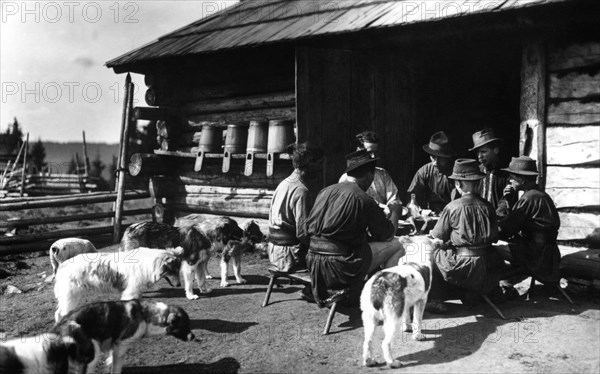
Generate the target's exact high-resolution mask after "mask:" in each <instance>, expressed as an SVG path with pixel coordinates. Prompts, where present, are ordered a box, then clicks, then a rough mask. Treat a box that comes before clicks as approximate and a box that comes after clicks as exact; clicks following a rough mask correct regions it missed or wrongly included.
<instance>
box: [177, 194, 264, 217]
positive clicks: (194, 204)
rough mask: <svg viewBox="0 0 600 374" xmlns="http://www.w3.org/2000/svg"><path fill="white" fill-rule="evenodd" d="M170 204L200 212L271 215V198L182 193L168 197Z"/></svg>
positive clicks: (256, 215)
mask: <svg viewBox="0 0 600 374" xmlns="http://www.w3.org/2000/svg"><path fill="white" fill-rule="evenodd" d="M166 202H167V204H168V205H170V206H173V207H174V208H175V209H176V210H178V209H180V208H184V209H193V210H195V211H198V212H199V213H210V212H221V213H211V214H232V215H239V214H245V215H246V216H248V217H259V218H266V217H268V216H269V207H270V204H271V198H270V197H265V198H256V197H246V196H243V197H238V196H236V197H234V198H226V197H223V196H217V197H215V196H214V195H202V194H198V195H182V196H178V197H175V198H167V199H166Z"/></svg>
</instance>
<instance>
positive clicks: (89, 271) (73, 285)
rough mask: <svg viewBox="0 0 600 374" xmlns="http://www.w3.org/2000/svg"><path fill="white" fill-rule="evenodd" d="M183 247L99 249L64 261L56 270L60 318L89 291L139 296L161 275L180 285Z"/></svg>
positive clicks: (55, 284)
mask: <svg viewBox="0 0 600 374" xmlns="http://www.w3.org/2000/svg"><path fill="white" fill-rule="evenodd" d="M182 252H183V249H182V248H181V247H178V248H175V249H169V250H161V249H152V248H138V249H136V250H134V251H131V252H127V253H122V252H115V253H109V252H99V253H96V254H95V258H91V256H89V255H86V254H81V255H77V256H75V257H73V259H72V261H67V262H63V263H62V264H61V265H60V266H59V267H58V271H57V273H56V279H55V283H54V295H55V296H56V300H57V302H58V307H57V309H56V313H55V319H56V321H59V320H60V319H61V318H62V317H63V316H64V315H66V314H67V313H68V312H69V311H71V310H73V309H74V308H75V307H76V306H78V305H79V303H80V301H81V298H82V297H83V296H84V295H85V294H89V293H90V292H98V293H120V295H121V300H130V299H138V298H140V297H141V296H142V292H144V291H146V290H148V289H149V288H150V287H152V285H154V284H155V283H156V282H158V281H159V280H160V279H161V278H166V280H167V281H168V282H169V283H171V281H173V282H175V283H176V284H179V271H180V268H181V260H180V259H179V258H180V257H181V255H182Z"/></svg>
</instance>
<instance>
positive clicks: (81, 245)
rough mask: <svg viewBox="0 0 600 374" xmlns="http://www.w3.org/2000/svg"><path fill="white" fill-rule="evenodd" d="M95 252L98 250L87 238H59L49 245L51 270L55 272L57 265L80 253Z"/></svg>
mask: <svg viewBox="0 0 600 374" xmlns="http://www.w3.org/2000/svg"><path fill="white" fill-rule="evenodd" d="M95 252H98V250H97V249H96V247H94V245H93V244H92V242H90V241H89V240H86V239H80V238H65V239H59V240H57V241H55V242H54V243H52V245H51V246H50V251H49V255H50V264H52V270H54V274H56V270H57V269H58V266H59V265H60V264H62V263H63V262H65V261H66V260H68V259H70V258H73V257H75V256H77V255H79V254H82V253H95Z"/></svg>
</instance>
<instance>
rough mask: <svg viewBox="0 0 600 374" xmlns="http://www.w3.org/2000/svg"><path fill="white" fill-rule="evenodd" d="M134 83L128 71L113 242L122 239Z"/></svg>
mask: <svg viewBox="0 0 600 374" xmlns="http://www.w3.org/2000/svg"><path fill="white" fill-rule="evenodd" d="M132 104H133V83H132V82H131V75H130V74H129V73H127V77H126V78H125V97H124V99H123V118H122V127H121V149H120V152H119V164H118V169H117V201H116V202H115V209H114V211H115V219H114V229H113V243H115V244H116V243H118V242H119V241H120V240H121V219H122V213H123V194H124V192H125V171H126V170H127V165H126V164H125V162H126V159H127V145H128V143H129V125H130V120H131V111H132V108H133V105H132Z"/></svg>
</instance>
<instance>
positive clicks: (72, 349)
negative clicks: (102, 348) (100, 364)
mask: <svg viewBox="0 0 600 374" xmlns="http://www.w3.org/2000/svg"><path fill="white" fill-rule="evenodd" d="M43 344H44V345H45V348H44V350H45V352H47V359H48V362H50V364H51V366H52V367H53V368H54V372H55V373H63V372H64V373H66V372H67V371H68V372H69V373H85V372H86V368H87V366H88V364H89V363H90V362H92V360H93V359H94V355H95V351H94V345H93V343H92V339H90V338H89V337H88V336H87V335H86V334H85V333H84V332H83V331H82V330H81V328H80V327H79V326H78V328H69V329H68V330H65V333H64V334H60V335H56V334H45V335H44V342H43Z"/></svg>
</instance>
